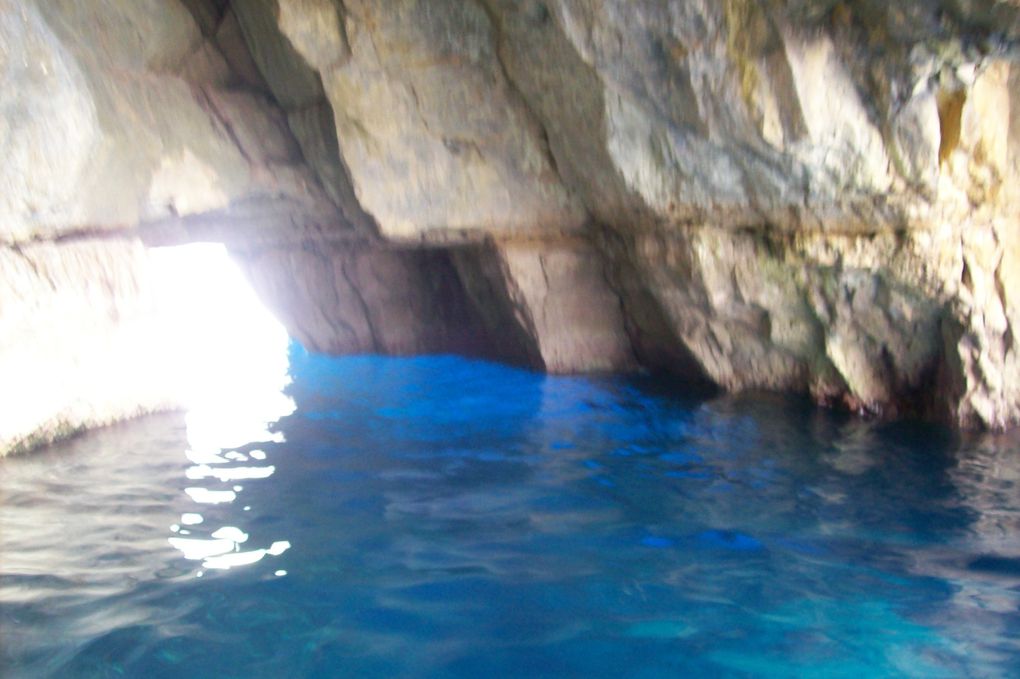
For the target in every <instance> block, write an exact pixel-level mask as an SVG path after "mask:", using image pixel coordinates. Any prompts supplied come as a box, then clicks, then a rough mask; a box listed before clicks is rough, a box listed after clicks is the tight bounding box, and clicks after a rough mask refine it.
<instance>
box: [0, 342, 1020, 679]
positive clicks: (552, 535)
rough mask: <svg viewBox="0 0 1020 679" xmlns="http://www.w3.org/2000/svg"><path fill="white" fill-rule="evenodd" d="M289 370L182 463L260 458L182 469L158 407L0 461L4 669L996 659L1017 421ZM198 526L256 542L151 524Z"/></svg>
mask: <svg viewBox="0 0 1020 679" xmlns="http://www.w3.org/2000/svg"><path fill="white" fill-rule="evenodd" d="M291 371H292V373H293V377H294V382H293V383H292V384H291V385H290V386H289V387H288V393H289V394H290V396H291V397H292V398H293V399H294V401H295V402H296V405H297V410H296V411H295V412H294V413H293V414H292V415H289V416H286V417H284V418H282V419H281V420H280V421H279V422H277V423H276V424H275V425H274V427H273V429H274V431H275V432H276V434H277V439H282V440H278V441H276V442H271V441H270V442H253V443H252V444H251V445H248V446H241V447H239V448H238V449H237V451H235V452H237V454H234V455H233V456H232V459H230V460H229V461H228V462H226V463H221V464H218V465H217V464H210V465H208V467H207V468H204V469H205V471H208V469H210V468H216V469H218V470H222V469H228V470H229V469H232V468H233V469H236V468H242V469H247V470H249V471H250V470H251V469H256V470H257V471H256V475H258V474H263V475H264V474H266V472H265V470H267V469H269V468H271V473H270V474H268V475H265V476H264V478H246V479H243V480H237V479H231V478H229V477H230V473H229V472H228V473H227V474H226V480H223V481H221V480H219V479H218V478H216V477H215V476H208V475H205V476H203V475H204V474H205V472H204V471H203V468H202V467H201V466H200V465H196V463H195V461H194V460H189V459H188V458H187V457H186V452H187V450H188V448H189V444H188V440H187V431H186V429H185V425H184V421H183V418H182V417H181V416H180V415H163V416H153V417H148V418H144V419H141V420H137V421H135V422H131V423H127V424H124V425H120V426H116V427H112V428H109V429H106V430H102V431H96V432H92V433H90V434H87V435H85V436H82V437H79V438H77V439H74V440H72V441H68V442H65V443H62V444H59V445H56V446H53V447H51V448H49V449H47V450H45V451H41V452H39V453H37V454H34V455H29V456H25V457H21V458H12V459H8V460H5V461H2V462H0V490H2V493H3V500H2V506H0V611H2V612H0V667H2V672H0V674H2V675H3V676H4V677H19V678H20V677H32V678H37V677H144V678H146V679H155V678H157V677H217V678H222V677H274V678H276V677H419V676H421V677H482V678H490V677H545V676H549V677H553V676H555V677H677V676H680V677H684V676H690V677H710V676H712V677H714V676H734V677H737V676H776V677H792V676H797V677H811V676H818V677H883V676H890V677H892V676H915V677H963V676H978V677H983V676H989V677H991V676H1020V486H1018V479H1020V439H1018V438H1017V436H1006V437H999V438H981V439H969V440H965V439H959V438H955V437H954V436H952V435H950V434H949V433H948V432H945V431H942V430H939V429H936V428H932V427H927V426H923V425H919V424H899V425H888V424H886V425H883V424H879V423H873V422H872V423H869V422H864V421H861V420H858V419H854V418H851V417H848V416H841V415H838V414H834V413H829V412H823V411H818V410H816V409H813V408H811V407H809V406H808V405H806V404H804V403H802V402H800V401H797V400H791V399H783V398H778V397H772V396H762V395H748V396H743V397H724V398H710V399H707V400H706V399H703V398H699V397H697V396H694V395H691V396H686V397H685V396H682V395H679V394H682V391H680V390H679V388H678V387H677V385H670V384H665V383H663V382H660V381H656V380H652V379H650V378H648V379H633V378H599V379H592V378H574V377H548V376H542V375H538V374H534V373H531V372H527V371H522V370H517V369H513V368H509V367H505V366H500V365H494V364H490V363H485V362H479V361H472V360H466V359H460V358H452V357H438V358H412V359H394V358H378V357H361V358H342V359H328V358H323V357H317V356H310V355H308V354H305V353H304V352H303V351H301V350H299V349H295V350H294V351H293V355H292V366H291ZM256 451H258V452H256ZM226 452H230V451H226ZM196 469H197V470H198V471H196ZM258 470H261V471H258ZM189 475H190V476H189ZM242 475H243V474H242ZM196 478H197V479H198V480H196ZM196 486H201V487H203V488H205V489H206V490H207V491H213V492H221V493H225V494H226V495H225V496H228V495H230V494H231V493H232V494H233V495H234V498H233V500H232V501H223V502H220V503H219V504H203V503H199V502H196V501H195V498H194V496H193V494H188V493H186V492H185V490H184V489H185V488H192V489H193V488H194V487H196ZM234 486H238V489H235V488H234ZM225 496H221V497H225ZM194 515H200V516H201V523H187V522H184V519H185V517H191V519H190V520H191V521H194V520H195V519H194ZM225 526H226V527H231V529H232V530H230V531H227V533H226V535H228V538H229V537H230V536H231V535H233V536H234V537H237V532H242V533H245V534H247V539H246V540H244V541H238V542H237V544H236V546H234V547H233V549H232V550H231V551H230V552H229V553H228V554H226V556H228V557H230V555H231V554H233V555H235V556H236V555H238V554H240V555H241V556H242V560H244V559H247V558H248V557H249V556H250V557H251V558H252V559H254V558H255V556H258V557H259V558H258V559H257V560H254V561H253V562H252V563H249V564H247V565H240V564H234V565H233V567H230V568H217V567H216V565H217V563H218V562H217V561H216V559H217V558H219V557H222V556H224V555H222V554H221V555H213V556H212V557H211V560H210V558H201V557H199V558H195V555H194V554H191V556H192V557H193V558H192V559H188V558H185V554H184V553H183V552H182V551H181V550H180V549H177V548H175V547H174V546H173V545H172V544H171V541H173V540H175V539H179V538H183V539H195V540H199V539H208V538H210V537H211V535H212V534H213V533H214V532H216V531H217V529H220V528H222V527H225ZM235 531H236V532H235ZM218 534H219V535H221V536H222V535H224V534H225V533H223V532H220V533H218ZM221 539H222V538H221ZM179 544H180V543H179ZM203 544H205V543H203ZM208 544H223V543H211V542H210V543H208ZM225 544H227V545H228V546H229V545H231V544H233V543H231V542H230V540H229V539H228V540H227V542H226V543H225ZM288 545H289V546H288ZM259 550H269V551H261V552H260V551H259ZM228 561H229V558H228ZM220 565H222V564H220Z"/></svg>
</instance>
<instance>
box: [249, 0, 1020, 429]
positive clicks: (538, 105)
mask: <svg viewBox="0 0 1020 679" xmlns="http://www.w3.org/2000/svg"><path fill="white" fill-rule="evenodd" d="M245 12H247V13H249V14H252V15H258V16H259V17H260V19H259V21H258V25H259V27H260V29H259V31H257V32H256V31H250V32H249V33H247V34H246V35H247V37H248V40H249V44H252V45H256V44H258V43H260V42H261V43H265V44H278V43H286V44H288V45H289V46H290V48H291V49H292V50H293V52H296V53H297V54H298V55H300V56H301V57H302V58H303V63H302V64H301V67H300V70H301V72H302V73H305V74H315V75H317V76H318V81H317V83H316V84H317V88H316V96H317V97H318V99H317V101H322V99H323V98H324V99H325V101H326V102H328V104H329V106H330V108H331V110H332V112H333V118H334V122H335V126H336V135H337V139H338V153H339V155H340V157H341V159H342V162H343V164H344V166H345V167H346V168H347V170H348V171H349V178H350V182H351V187H352V190H353V194H354V196H355V197H356V198H357V200H358V201H359V204H360V206H361V207H362V208H363V209H364V210H365V212H366V213H367V214H368V215H369V216H370V217H371V218H372V219H374V221H375V223H376V224H377V225H378V228H379V232H380V233H381V234H382V235H383V236H384V237H386V238H388V239H391V240H397V241H401V242H420V241H426V242H432V243H450V242H464V241H467V242H477V241H478V240H484V239H486V238H490V237H495V239H496V241H495V243H496V244H495V245H492V246H491V249H490V253H491V252H494V253H495V261H493V260H492V258H491V257H490V258H489V260H487V261H481V262H473V263H465V257H464V256H463V254H462V255H461V256H459V257H458V261H459V262H461V264H460V265H459V272H460V273H461V274H462V277H463V278H464V286H465V288H466V289H467V290H468V291H469V293H471V294H472V295H473V297H474V299H475V301H476V303H477V305H478V306H479V307H480V308H482V309H483V317H484V318H486V319H487V321H488V323H489V324H490V325H493V324H497V325H502V326H503V327H514V328H516V329H517V331H520V332H523V334H524V335H527V336H531V337H533V338H534V344H535V345H536V350H537V351H538V358H536V359H533V361H532V362H533V363H534V364H537V365H541V366H543V367H545V368H546V369H550V370H561V371H569V370H588V369H593V368H606V369H622V368H625V367H627V366H629V365H634V364H635V363H640V364H644V365H647V366H652V367H660V368H666V369H673V370H676V371H678V372H681V373H683V374H685V375H688V376H690V377H691V378H692V379H708V380H709V381H711V382H713V383H715V384H718V385H720V386H722V387H724V388H726V389H748V388H769V389H784V390H797V391H806V392H810V393H811V394H813V395H814V396H815V398H816V399H817V400H819V401H820V402H824V403H840V404H844V405H846V406H848V407H851V408H853V409H855V410H860V411H866V412H873V413H882V414H887V415H904V414H923V415H926V416H937V417H939V418H942V419H945V420H948V421H950V422H954V423H956V424H960V425H963V426H968V427H970V426H988V427H993V428H1000V427H1005V426H1009V425H1011V424H1013V423H1015V422H1016V421H1017V417H1018V406H1020V391H1018V388H1017V386H1015V385H1017V379H1016V378H1017V377H1018V376H1020V375H1018V372H1017V370H1018V366H1017V358H1016V356H1017V345H1016V343H1017V341H1018V340H1017V338H1016V337H1015V336H1014V334H1013V332H1012V330H1011V327H1012V320H1013V319H1015V318H1016V302H1015V300H1012V299H1011V293H1010V289H1011V288H1010V284H1009V281H1007V280H1005V279H1006V278H1008V277H1009V276H1010V274H1008V273H1006V272H1009V271H1012V270H1014V268H1015V261H1016V259H1017V257H1018V252H1017V245H1016V238H1017V236H1016V234H1017V231H1018V224H1017V209H1016V208H1017V200H1016V188H1015V187H1016V185H1017V183H1016V179H1017V167H1018V165H1017V157H1018V156H1017V151H1018V150H1020V146H1018V144H1017V140H1018V138H1020V134H1018V129H1020V128H1018V127H1017V125H1015V124H1014V121H1015V119H1016V117H1017V115H1018V112H1020V102H1018V101H1017V98H1018V97H1020V91H1018V88H1017V71H1016V67H1014V66H1013V59H1014V57H1015V55H1016V54H1017V49H1016V45H1017V44H1018V43H1017V37H1018V35H1020V8H1018V7H1017V5H1016V3H1002V2H993V1H991V0H989V1H986V2H978V1H975V2H968V3H959V2H952V1H946V2H920V1H918V2H906V3H897V4H896V5H895V6H888V5H887V4H884V3H874V2H870V1H864V0H861V1H859V2H808V1H799V2H798V1H794V0H790V1H787V2H783V1H780V0H774V1H771V2H765V3H762V2H751V1H749V0H726V1H724V2H714V1H713V2H709V1H707V0H674V1H672V2H655V1H651V0H648V1H637V2H633V1H630V2H624V1H622V0H588V1H580V0H558V1H556V0H550V1H548V2H540V1H538V0H529V1H527V2H516V1H515V2H510V1H504V0H472V1H470V2H455V1H452V0H400V1H399V2H394V3H390V4H386V5H381V4H379V3H368V2H365V3H362V2H357V1H353V0H352V1H347V2H344V3H337V2H332V1H331V0H300V1H298V0H265V1H264V2H259V3H249V4H246V9H245ZM249 21H251V22H252V23H255V22H254V20H252V19H251V18H250V19H249ZM253 51H257V50H253ZM260 66H262V67H263V68H264V70H266V72H267V73H269V72H270V71H275V75H274V77H267V80H269V82H270V84H271V87H273V85H272V83H273V82H274V81H276V82H279V83H287V82H288V79H287V78H286V77H285V76H284V72H286V69H287V68H288V67H287V66H286V65H285V62H284V61H283V60H268V61H266V62H265V63H263V62H260ZM307 79H308V80H313V79H314V78H312V77H311V76H309V77H308V78H307ZM299 80H300V79H299ZM274 93H275V94H276V96H277V98H278V99H279V98H281V97H283V96H284V95H285V93H281V92H280V91H279V89H278V87H274ZM547 260H548V261H554V262H558V263H557V264H554V265H553V266H552V270H554V271H555V272H556V274H555V276H554V278H555V279H556V280H555V282H552V281H550V279H549V278H548V276H547V275H546V274H547V273H548V267H545V266H544V265H543V263H544V262H545V261H547ZM569 261H573V262H583V264H584V266H581V267H577V266H573V265H572V264H569V263H568V262H569ZM479 276H481V279H482V280H483V281H484V283H483V284H479V283H478V282H477V281H478V279H479ZM472 281H474V282H472ZM551 283H552V284H551ZM550 289H557V290H560V291H566V290H569V291H570V292H569V294H563V293H562V292H561V294H559V295H553V296H551V297H550V296H549V295H548V294H547V292H548V291H549V290H550ZM568 297H569V298H570V299H567V298H568ZM550 299H552V300H553V301H552V304H553V308H555V309H556V310H555V311H554V312H552V313H550V311H549V308H548V307H549V304H550ZM486 300H489V301H488V302H487V301H486ZM486 307H491V308H488V309H486ZM500 310H502V311H500ZM543 319H553V321H552V322H549V321H548V320H543ZM592 330H594V332H595V334H593V333H592V332H591V331H592ZM595 337H598V339H593V340H592V341H587V340H588V339H590V338H595ZM538 359H541V360H538Z"/></svg>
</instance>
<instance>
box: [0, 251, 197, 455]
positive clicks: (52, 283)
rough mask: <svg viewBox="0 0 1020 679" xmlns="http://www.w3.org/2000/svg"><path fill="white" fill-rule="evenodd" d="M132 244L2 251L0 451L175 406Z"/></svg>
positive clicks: (142, 266) (165, 348) (164, 348)
mask: <svg viewBox="0 0 1020 679" xmlns="http://www.w3.org/2000/svg"><path fill="white" fill-rule="evenodd" d="M148 271H149V269H148V266H147V255H146V251H145V248H144V247H143V246H142V244H141V243H140V242H139V241H138V240H137V239H106V240H101V241H100V240H83V241H72V242H65V243H60V244H54V243H37V244H32V245H26V246H25V247H23V248H18V249H10V248H3V249H0V384H2V387H0V410H2V411H3V413H4V415H3V417H2V418H0V454H5V453H7V452H10V451H12V450H14V451H17V450H20V449H27V448H28V447H31V446H33V445H38V444H43V443H48V442H49V441H52V440H55V439H57V438H60V437H62V436H66V435H68V434H70V433H73V432H75V431H79V430H81V429H83V428H85V427H95V426H101V425H104V424H109V423H111V422H113V421H116V420H119V419H123V418H124V417H130V416H133V415H140V414H142V413H146V412H151V411H154V410H161V409H167V408H173V407H178V406H179V405H180V403H179V401H178V400H177V397H178V396H179V395H180V393H181V390H180V389H178V388H177V387H178V383H177V380H178V377H179V375H178V374H177V373H176V371H175V370H173V369H171V368H170V367H169V366H170V365H172V363H171V362H169V361H168V360H167V358H168V356H170V355H171V354H172V353H173V351H174V349H175V347H173V346H171V345H170V343H169V342H168V341H167V339H166V338H167V337H168V335H167V333H166V332H165V330H166V327H165V326H164V325H163V323H162V320H161V316H160V314H159V313H158V311H157V304H156V300H155V297H154V294H153V293H154V291H153V287H152V285H151V281H150V279H149V276H148V273H147V272H148Z"/></svg>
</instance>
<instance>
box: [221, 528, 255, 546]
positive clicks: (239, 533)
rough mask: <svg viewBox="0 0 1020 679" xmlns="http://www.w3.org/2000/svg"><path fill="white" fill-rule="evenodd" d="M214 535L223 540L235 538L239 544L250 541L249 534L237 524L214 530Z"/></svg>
mask: <svg viewBox="0 0 1020 679" xmlns="http://www.w3.org/2000/svg"><path fill="white" fill-rule="evenodd" d="M212 536H213V537H214V538H220V539H222V540H233V541H234V542H236V543H238V544H240V543H242V542H247V541H248V534H247V533H245V532H244V531H243V530H241V529H240V528H237V527H235V526H224V527H223V528H219V529H217V530H215V531H213V534H212Z"/></svg>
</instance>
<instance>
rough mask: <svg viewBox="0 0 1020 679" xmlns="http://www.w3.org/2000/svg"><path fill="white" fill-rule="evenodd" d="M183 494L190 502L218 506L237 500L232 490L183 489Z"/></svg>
mask: <svg viewBox="0 0 1020 679" xmlns="http://www.w3.org/2000/svg"><path fill="white" fill-rule="evenodd" d="M184 492H185V493H187V494H188V496H189V497H191V499H192V500H194V501H195V502H198V503H201V504H209V505H218V504H222V503H224V502H233V501H234V500H236V499H237V493H235V492H234V491H232V490H209V489H208V488H185V489H184Z"/></svg>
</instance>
